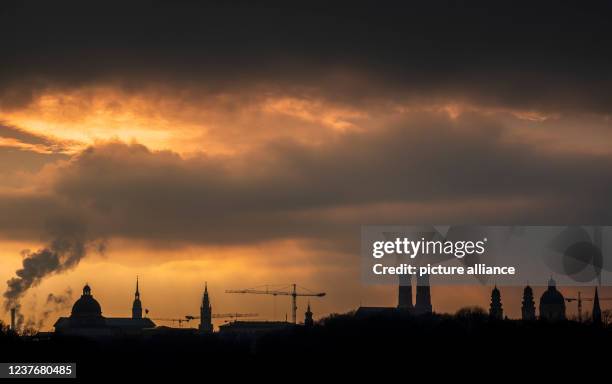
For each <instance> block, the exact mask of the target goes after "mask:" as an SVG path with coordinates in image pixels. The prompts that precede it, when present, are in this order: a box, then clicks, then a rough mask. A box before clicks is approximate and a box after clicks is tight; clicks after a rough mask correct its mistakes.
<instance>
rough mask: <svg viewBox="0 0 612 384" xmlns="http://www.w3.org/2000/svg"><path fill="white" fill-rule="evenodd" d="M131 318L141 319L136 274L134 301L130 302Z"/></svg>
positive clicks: (140, 304)
mask: <svg viewBox="0 0 612 384" xmlns="http://www.w3.org/2000/svg"><path fill="white" fill-rule="evenodd" d="M132 318H133V319H142V303H141V302H140V290H139V288H138V276H136V292H135V293H134V303H133V304H132Z"/></svg>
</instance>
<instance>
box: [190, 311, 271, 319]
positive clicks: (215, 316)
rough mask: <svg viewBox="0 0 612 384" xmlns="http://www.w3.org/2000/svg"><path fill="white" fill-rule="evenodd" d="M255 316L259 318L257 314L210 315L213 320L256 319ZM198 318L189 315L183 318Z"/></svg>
mask: <svg viewBox="0 0 612 384" xmlns="http://www.w3.org/2000/svg"><path fill="white" fill-rule="evenodd" d="M257 316H259V314H258V313H213V314H212V315H211V317H212V318H213V319H225V318H231V319H236V318H238V317H257ZM199 318H200V316H191V315H187V316H185V319H187V320H196V319H199Z"/></svg>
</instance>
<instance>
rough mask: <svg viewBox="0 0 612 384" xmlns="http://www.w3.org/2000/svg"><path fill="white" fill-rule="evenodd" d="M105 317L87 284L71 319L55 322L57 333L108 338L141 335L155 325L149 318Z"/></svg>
mask: <svg viewBox="0 0 612 384" xmlns="http://www.w3.org/2000/svg"><path fill="white" fill-rule="evenodd" d="M136 300H138V303H140V292H139V291H138V285H137V286H136ZM132 314H133V317H131V318H123V317H104V316H102V307H101V306H100V303H98V301H97V300H96V299H95V298H94V297H93V295H92V294H91V287H90V286H89V284H85V286H84V287H83V294H82V295H81V297H80V298H79V299H78V300H77V301H75V303H74V305H73V306H72V311H71V313H70V317H60V318H59V319H58V320H57V322H55V324H54V327H55V333H56V334H59V335H70V336H85V337H107V336H125V335H134V334H140V333H141V332H142V330H143V329H146V328H154V327H155V323H153V321H151V319H148V318H142V317H137V316H136V315H137V314H138V313H137V312H135V311H134V308H133V310H132Z"/></svg>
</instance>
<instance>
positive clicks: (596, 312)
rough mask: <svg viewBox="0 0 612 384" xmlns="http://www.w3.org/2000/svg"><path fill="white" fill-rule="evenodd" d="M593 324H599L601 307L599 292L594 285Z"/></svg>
mask: <svg viewBox="0 0 612 384" xmlns="http://www.w3.org/2000/svg"><path fill="white" fill-rule="evenodd" d="M592 314H593V325H601V307H600V306H599V293H598V292H597V287H595V297H593V312H592Z"/></svg>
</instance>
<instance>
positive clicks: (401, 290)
mask: <svg viewBox="0 0 612 384" xmlns="http://www.w3.org/2000/svg"><path fill="white" fill-rule="evenodd" d="M397 308H398V309H412V281H411V276H410V275H400V278H399V287H398V295H397Z"/></svg>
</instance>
